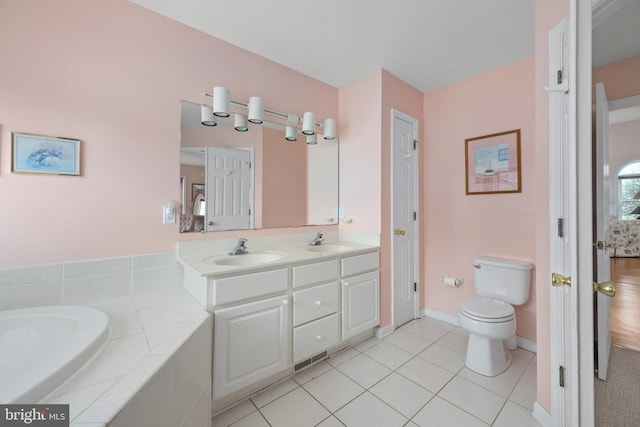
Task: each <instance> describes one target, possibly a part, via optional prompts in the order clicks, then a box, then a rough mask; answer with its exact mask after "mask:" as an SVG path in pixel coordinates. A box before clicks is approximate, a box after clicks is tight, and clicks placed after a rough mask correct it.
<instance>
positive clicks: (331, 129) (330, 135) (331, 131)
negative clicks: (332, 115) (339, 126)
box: [323, 119, 336, 141]
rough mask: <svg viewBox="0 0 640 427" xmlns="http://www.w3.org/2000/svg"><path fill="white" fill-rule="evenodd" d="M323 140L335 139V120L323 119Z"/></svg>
mask: <svg viewBox="0 0 640 427" xmlns="http://www.w3.org/2000/svg"><path fill="white" fill-rule="evenodd" d="M323 132H324V133H323V138H324V139H326V140H329V141H330V140H332V139H336V119H325V121H324V131H323Z"/></svg>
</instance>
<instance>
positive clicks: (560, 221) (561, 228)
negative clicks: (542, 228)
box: [558, 218, 564, 237]
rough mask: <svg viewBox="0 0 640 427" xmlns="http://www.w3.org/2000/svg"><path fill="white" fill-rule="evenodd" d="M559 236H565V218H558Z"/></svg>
mask: <svg viewBox="0 0 640 427" xmlns="http://www.w3.org/2000/svg"><path fill="white" fill-rule="evenodd" d="M558 237H564V218H558Z"/></svg>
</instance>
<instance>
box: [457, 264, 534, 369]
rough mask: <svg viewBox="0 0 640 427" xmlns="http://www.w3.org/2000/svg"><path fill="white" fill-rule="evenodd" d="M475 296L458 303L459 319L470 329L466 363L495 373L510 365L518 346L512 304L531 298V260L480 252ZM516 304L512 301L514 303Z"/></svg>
mask: <svg viewBox="0 0 640 427" xmlns="http://www.w3.org/2000/svg"><path fill="white" fill-rule="evenodd" d="M473 265H474V267H475V274H474V287H475V289H476V294H477V295H476V296H473V297H469V298H465V299H464V300H462V301H461V303H460V306H459V307H458V322H459V323H460V326H461V327H462V328H463V329H465V330H466V331H467V332H469V342H468V345H467V354H466V357H465V366H466V367H467V368H468V369H470V370H472V371H474V372H477V373H479V374H481V375H485V376H488V377H493V376H496V375H499V374H501V373H502V372H504V371H506V370H507V369H508V368H509V365H510V363H511V356H510V355H509V352H508V351H506V350H505V347H506V348H507V349H512V350H513V349H515V333H516V317H515V310H514V308H513V305H520V304H524V303H525V302H526V301H527V299H528V298H529V285H530V276H531V269H532V268H533V265H532V264H531V263H529V262H524V261H515V260H506V259H499V258H491V257H484V256H478V257H475V258H474V264H473ZM512 304H513V305H512Z"/></svg>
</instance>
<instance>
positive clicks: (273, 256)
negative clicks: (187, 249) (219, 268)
mask: <svg viewBox="0 0 640 427" xmlns="http://www.w3.org/2000/svg"><path fill="white" fill-rule="evenodd" d="M286 256H287V254H286V253H284V252H277V251H260V252H249V253H248V254H244V255H218V256H213V257H209V258H205V259H204V262H209V263H212V264H217V265H258V264H266V263H268V262H273V261H278V260H280V259H282V258H285V257H286Z"/></svg>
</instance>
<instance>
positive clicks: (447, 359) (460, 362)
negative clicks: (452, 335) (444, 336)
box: [418, 343, 465, 373]
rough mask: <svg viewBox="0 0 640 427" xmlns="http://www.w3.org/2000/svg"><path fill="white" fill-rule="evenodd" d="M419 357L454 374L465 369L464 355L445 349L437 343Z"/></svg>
mask: <svg viewBox="0 0 640 427" xmlns="http://www.w3.org/2000/svg"><path fill="white" fill-rule="evenodd" d="M418 356H419V357H421V358H423V359H424V360H428V361H429V362H431V363H433V364H435V365H438V366H440V367H441V368H444V369H446V370H447V371H450V372H454V373H457V372H458V371H460V369H462V368H463V367H464V358H465V355H464V354H461V353H458V352H457V351H453V350H451V349H450V348H447V347H443V346H441V345H440V344H437V343H436V344H433V345H432V346H430V347H428V348H427V349H426V350H425V351H423V352H422V353H420V354H418Z"/></svg>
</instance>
